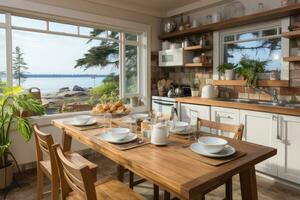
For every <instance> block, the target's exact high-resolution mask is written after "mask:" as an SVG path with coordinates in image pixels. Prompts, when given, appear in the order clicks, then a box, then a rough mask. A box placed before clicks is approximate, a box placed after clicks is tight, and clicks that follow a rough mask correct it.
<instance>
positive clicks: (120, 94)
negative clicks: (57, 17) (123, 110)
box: [0, 14, 146, 114]
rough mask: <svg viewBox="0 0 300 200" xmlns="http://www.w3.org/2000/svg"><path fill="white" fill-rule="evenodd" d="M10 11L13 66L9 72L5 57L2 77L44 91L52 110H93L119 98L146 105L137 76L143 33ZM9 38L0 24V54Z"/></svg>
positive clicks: (0, 63)
mask: <svg viewBox="0 0 300 200" xmlns="http://www.w3.org/2000/svg"><path fill="white" fill-rule="evenodd" d="M8 16H9V17H11V21H12V24H11V25H10V26H9V27H10V28H11V32H12V35H11V41H10V42H9V43H8V44H9V45H11V48H12V52H11V53H12V66H11V67H9V68H10V69H9V70H10V71H11V73H6V69H7V66H6V61H5V59H1V60H0V79H1V81H2V82H5V81H6V80H9V82H10V84H12V85H20V86H22V87H24V88H25V89H30V90H32V91H40V93H41V100H42V102H43V104H44V106H45V107H46V112H47V114H54V113H61V112H73V111H84V110H90V109H91V108H92V107H93V106H94V105H95V104H96V103H99V102H111V101H116V100H118V99H120V98H121V99H124V102H125V103H128V104H129V103H131V98H133V97H134V99H136V98H137V99H138V101H139V102H142V103H138V104H134V105H133V104H131V106H132V105H133V106H135V107H141V105H143V107H145V105H146V103H145V101H141V99H145V98H144V93H140V90H139V89H140V85H139V84H140V78H141V77H139V76H138V74H139V71H140V69H139V68H140V64H139V61H140V60H141V58H140V56H141V55H142V54H140V48H141V47H140V46H141V43H140V41H139V38H140V37H141V34H139V33H135V34H134V33H126V32H124V31H114V30H108V29H106V28H103V29H102V28H93V27H89V26H77V25H75V24H65V23H60V22H51V21H46V20H39V19H31V18H27V17H19V16H10V15H8ZM0 17H1V14H0ZM0 20H1V18H0ZM9 38H10V37H9ZM5 41H6V38H5V29H4V28H3V29H1V28H0V56H1V58H6V55H5V49H6V48H5V45H6V44H5ZM120 58H123V61H122V62H120ZM7 74H12V77H7V76H8V75H7ZM120 75H122V76H120ZM120 80H123V81H120Z"/></svg>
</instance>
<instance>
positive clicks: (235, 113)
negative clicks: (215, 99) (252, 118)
mask: <svg viewBox="0 0 300 200" xmlns="http://www.w3.org/2000/svg"><path fill="white" fill-rule="evenodd" d="M211 120H212V121H215V122H219V123H225V124H235V125H238V124H239V123H240V122H239V121H240V120H239V110H238V109H232V108H221V107H212V108H211ZM212 132H213V133H216V134H219V135H223V136H226V137H230V138H232V137H233V136H234V133H229V132H224V131H216V130H212Z"/></svg>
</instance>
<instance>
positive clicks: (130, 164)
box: [52, 119, 277, 200]
mask: <svg viewBox="0 0 300 200" xmlns="http://www.w3.org/2000/svg"><path fill="white" fill-rule="evenodd" d="M52 124H53V125H54V126H56V127H58V128H61V129H63V135H62V137H63V148H64V150H65V151H68V150H70V149H71V143H72V139H74V140H77V141H79V142H81V143H82V144H84V145H86V146H87V147H89V148H91V149H93V150H94V151H96V152H98V153H100V154H102V155H104V156H106V157H107V158H109V159H111V160H113V161H114V162H116V163H117V164H118V166H119V168H118V169H119V172H122V171H123V169H125V168H126V169H128V170H130V171H132V172H133V173H135V174H137V175H139V176H141V177H143V178H145V179H147V180H148V181H150V182H152V183H154V184H155V185H157V186H159V187H160V188H162V189H164V190H166V191H168V192H171V193H173V194H174V195H176V196H177V197H178V198H180V199H183V200H196V199H202V198H203V196H204V195H205V194H206V193H208V192H210V191H211V190H213V189H215V188H217V187H218V186H220V185H222V184H224V183H225V182H226V181H227V180H228V179H230V178H232V177H233V176H234V175H236V174H239V176H240V185H241V196H242V199H243V200H257V199H258V195H257V185H256V174H255V165H256V164H258V163H260V162H262V161H264V160H266V159H268V158H270V157H272V156H274V155H276V153H277V150H276V149H274V148H271V147H266V146H262V145H257V144H253V143H249V142H245V141H236V140H232V139H229V138H227V141H228V142H229V144H230V145H231V146H233V147H234V148H235V149H236V150H237V151H240V152H243V153H244V154H245V155H244V156H242V157H239V158H237V159H235V160H232V161H230V162H228V163H225V164H222V165H220V166H212V165H208V164H206V163H204V162H201V161H200V160H197V159H194V158H193V157H190V156H187V155H185V154H182V153H179V151H178V150H180V149H182V148H188V147H187V146H186V144H187V141H184V140H179V139H177V138H172V137H171V138H169V140H170V143H169V144H168V145H166V146H155V145H152V144H145V145H143V146H139V147H136V148H132V149H129V150H120V149H118V148H116V147H115V145H113V144H110V143H108V142H106V141H103V140H100V139H96V137H95V136H97V135H99V134H101V133H103V132H104V129H103V128H97V129H91V130H80V129H78V128H76V127H74V126H71V125H67V124H66V123H65V119H57V120H53V121H52ZM253 134H255V133H253ZM118 178H119V179H120V180H123V177H122V173H119V177H118Z"/></svg>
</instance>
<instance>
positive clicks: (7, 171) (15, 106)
mask: <svg viewBox="0 0 300 200" xmlns="http://www.w3.org/2000/svg"><path fill="white" fill-rule="evenodd" d="M1 91H2V94H0V95H1V96H0V189H3V188H6V187H7V186H8V185H10V183H11V181H12V161H11V160H10V159H9V155H10V156H11V157H12V158H13V159H14V157H13V155H12V153H11V152H10V150H9V147H10V145H11V143H12V141H11V137H10V135H11V132H12V128H15V129H17V132H18V133H20V134H21V135H22V136H23V137H24V138H25V140H26V141H28V140H30V138H31V135H32V127H31V123H30V119H29V118H25V117H22V113H23V112H30V113H36V114H42V113H44V107H43V106H42V105H41V103H40V102H39V101H38V100H35V99H33V98H32V97H31V96H30V95H28V94H24V92H23V89H22V88H21V87H3V88H1Z"/></svg>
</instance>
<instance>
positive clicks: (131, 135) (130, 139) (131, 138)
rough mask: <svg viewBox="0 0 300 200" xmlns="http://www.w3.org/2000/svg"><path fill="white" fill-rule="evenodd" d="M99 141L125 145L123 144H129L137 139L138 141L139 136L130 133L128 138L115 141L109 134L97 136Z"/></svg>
mask: <svg viewBox="0 0 300 200" xmlns="http://www.w3.org/2000/svg"><path fill="white" fill-rule="evenodd" d="M97 137H98V138H99V139H101V140H104V141H107V142H110V143H114V144H123V143H127V142H131V141H133V140H135V139H137V135H136V134H134V133H129V134H128V136H127V137H126V138H124V139H123V140H115V139H114V138H112V137H111V136H110V134H109V133H108V132H105V133H102V134H100V135H98V136H97Z"/></svg>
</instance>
